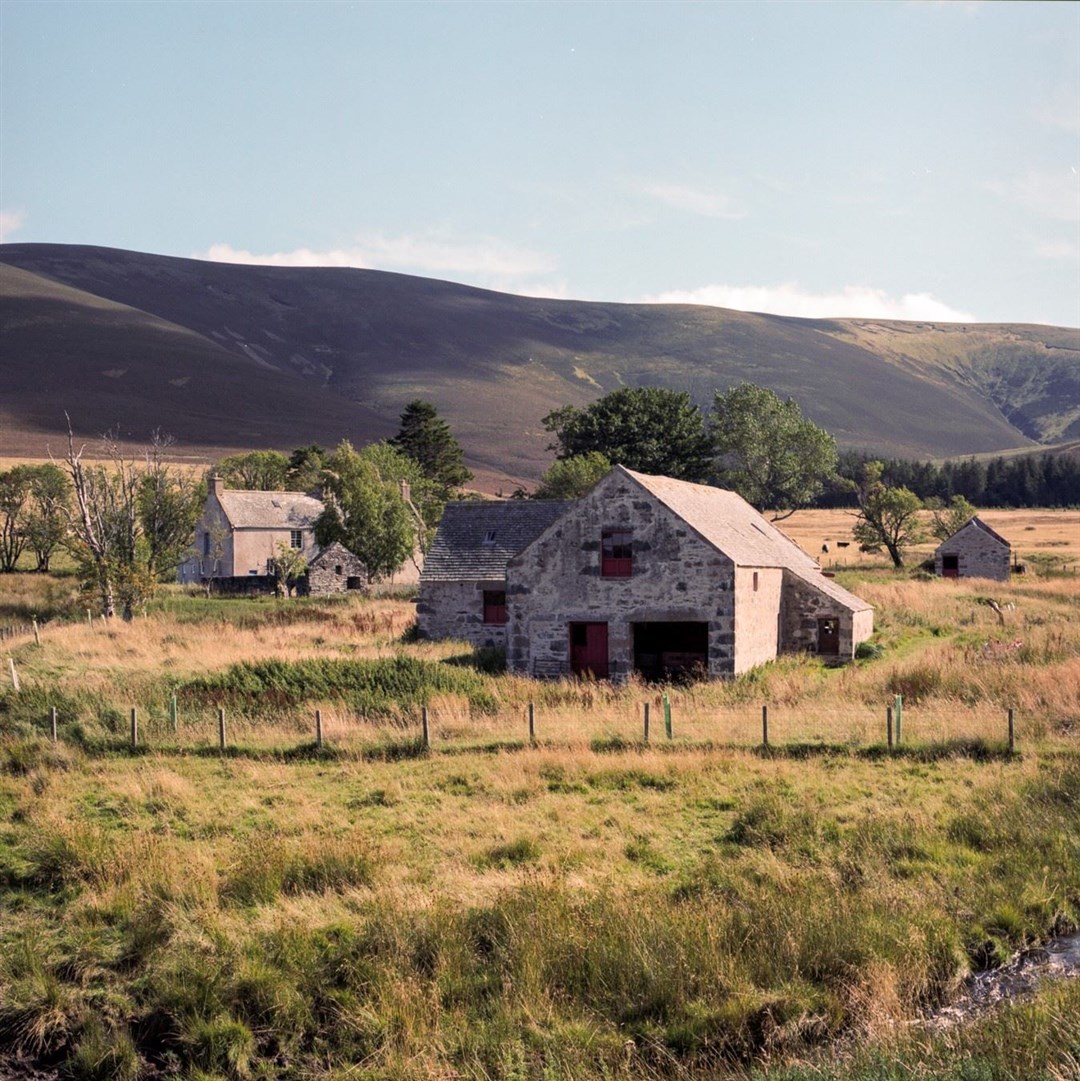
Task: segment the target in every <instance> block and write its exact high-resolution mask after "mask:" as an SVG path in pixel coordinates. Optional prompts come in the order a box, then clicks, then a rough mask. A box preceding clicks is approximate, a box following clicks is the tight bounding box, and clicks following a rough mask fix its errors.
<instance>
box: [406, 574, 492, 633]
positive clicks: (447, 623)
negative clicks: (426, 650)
mask: <svg viewBox="0 0 1080 1081" xmlns="http://www.w3.org/2000/svg"><path fill="white" fill-rule="evenodd" d="M505 589H506V582H505V581H498V580H492V581H484V582H476V581H474V582H438V581H435V582H431V581H425V582H422V583H421V585H420V596H419V598H418V599H417V602H416V629H417V633H418V634H419V635H420V637H421V638H435V639H437V638H460V639H461V640H462V641H465V642H471V643H472V644H473V645H474V646H480V647H494V648H498V649H501V648H503V647H504V646H505V645H506V624H499V623H485V622H484V590H505Z"/></svg>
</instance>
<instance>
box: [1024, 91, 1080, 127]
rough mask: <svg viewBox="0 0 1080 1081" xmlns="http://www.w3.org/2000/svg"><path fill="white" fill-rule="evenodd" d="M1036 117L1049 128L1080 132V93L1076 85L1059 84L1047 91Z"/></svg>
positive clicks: (1037, 109)
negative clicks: (1079, 93)
mask: <svg viewBox="0 0 1080 1081" xmlns="http://www.w3.org/2000/svg"><path fill="white" fill-rule="evenodd" d="M1035 119H1036V120H1037V121H1038V122H1039V123H1040V124H1045V125H1046V127H1048V128H1059V129H1060V130H1062V131H1068V132H1072V133H1074V134H1075V133H1077V132H1080V95H1078V94H1077V92H1076V87H1075V85H1073V86H1065V85H1059V86H1055V87H1053V88H1052V89H1050V90H1048V91H1046V92H1045V94H1044V97H1043V100H1042V102H1041V103H1040V104H1039V106H1038V107H1037V108H1036V110H1035Z"/></svg>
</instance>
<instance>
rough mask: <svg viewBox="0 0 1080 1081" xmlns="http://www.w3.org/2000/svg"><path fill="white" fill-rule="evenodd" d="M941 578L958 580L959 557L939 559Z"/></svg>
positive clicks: (944, 556)
mask: <svg viewBox="0 0 1080 1081" xmlns="http://www.w3.org/2000/svg"><path fill="white" fill-rule="evenodd" d="M941 577H942V578H959V577H960V557H959V556H946V555H943V556H942V557H941Z"/></svg>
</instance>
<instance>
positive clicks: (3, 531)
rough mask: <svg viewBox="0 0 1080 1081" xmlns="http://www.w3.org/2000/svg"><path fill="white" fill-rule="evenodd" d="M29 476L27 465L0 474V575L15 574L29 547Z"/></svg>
mask: <svg viewBox="0 0 1080 1081" xmlns="http://www.w3.org/2000/svg"><path fill="white" fill-rule="evenodd" d="M30 476H31V472H30V467H29V466H25V465H17V466H15V467H14V468H12V469H8V470H7V471H6V472H3V473H0V572H4V573H8V572H10V571H13V570H14V569H15V565H16V564H17V563H18V562H19V557H20V556H21V555H22V554H23V550H24V549H25V548H26V543H27V538H26V516H27V513H28V508H29V504H30Z"/></svg>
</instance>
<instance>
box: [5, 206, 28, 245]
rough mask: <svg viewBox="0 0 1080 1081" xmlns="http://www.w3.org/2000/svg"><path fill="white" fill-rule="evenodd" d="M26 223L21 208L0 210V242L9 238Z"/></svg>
mask: <svg viewBox="0 0 1080 1081" xmlns="http://www.w3.org/2000/svg"><path fill="white" fill-rule="evenodd" d="M25 223H26V215H25V214H24V213H23V212H22V211H21V210H0V244H3V243H5V242H7V241H9V240H10V239H11V235H12V233H17V232H18V231H19V230H20V229H21V228H22V227H23V225H24V224H25Z"/></svg>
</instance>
